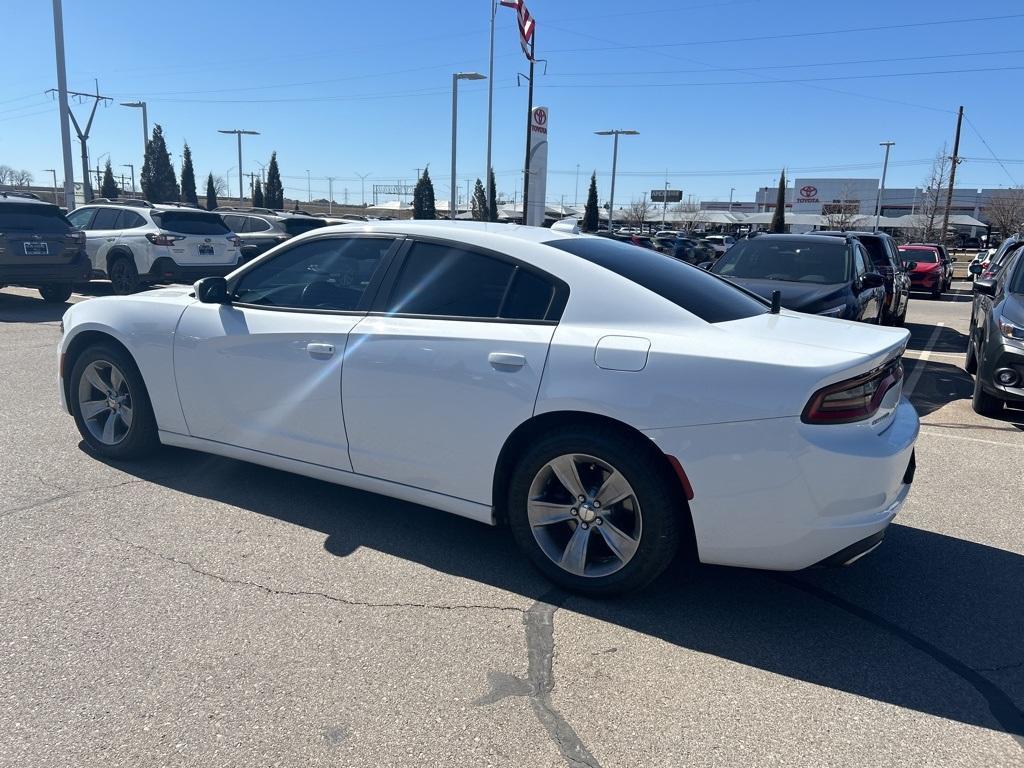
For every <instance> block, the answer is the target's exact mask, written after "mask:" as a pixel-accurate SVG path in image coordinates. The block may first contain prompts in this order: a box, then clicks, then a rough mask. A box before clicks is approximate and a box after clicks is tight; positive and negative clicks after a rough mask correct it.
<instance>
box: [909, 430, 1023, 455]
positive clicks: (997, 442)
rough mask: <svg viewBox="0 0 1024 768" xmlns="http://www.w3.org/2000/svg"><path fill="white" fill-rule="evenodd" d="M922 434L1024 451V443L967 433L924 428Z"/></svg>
mask: <svg viewBox="0 0 1024 768" xmlns="http://www.w3.org/2000/svg"><path fill="white" fill-rule="evenodd" d="M921 434H922V435H926V436H928V437H948V438H949V439H950V440H966V441H967V442H969V443H985V444H986V445H998V446H1001V447H1003V448H1016V449H1018V450H1021V451H1024V445H1022V444H1020V443H1009V442H1006V441H1005V440H984V439H982V438H980V437H967V436H966V435H950V434H947V433H946V432H933V431H931V430H930V429H922V430H921Z"/></svg>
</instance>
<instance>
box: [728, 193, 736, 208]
mask: <svg viewBox="0 0 1024 768" xmlns="http://www.w3.org/2000/svg"><path fill="white" fill-rule="evenodd" d="M734 192H736V187H730V188H729V213H732V196H733V193H734Z"/></svg>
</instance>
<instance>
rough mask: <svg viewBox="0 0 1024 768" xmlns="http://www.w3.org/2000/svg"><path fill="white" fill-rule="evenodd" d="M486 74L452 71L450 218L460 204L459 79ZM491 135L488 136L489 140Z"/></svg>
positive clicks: (453, 215)
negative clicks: (457, 159)
mask: <svg viewBox="0 0 1024 768" xmlns="http://www.w3.org/2000/svg"><path fill="white" fill-rule="evenodd" d="M486 78H487V76H486V75H481V74H480V73H479V72H453V73H452V188H451V199H450V200H449V201H448V205H449V208H448V218H449V219H452V220H454V219H455V214H456V207H457V205H458V194H459V193H458V189H459V188H458V181H457V180H456V178H455V153H456V151H457V149H458V133H459V119H458V115H459V80H485V79H486ZM489 140H490V137H489V136H488V141H489ZM487 149H488V163H489V162H490V144H488V148H487Z"/></svg>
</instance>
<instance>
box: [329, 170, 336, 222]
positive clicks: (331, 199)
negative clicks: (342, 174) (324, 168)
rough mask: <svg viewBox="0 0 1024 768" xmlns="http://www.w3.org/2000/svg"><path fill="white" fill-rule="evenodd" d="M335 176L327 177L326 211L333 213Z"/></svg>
mask: <svg viewBox="0 0 1024 768" xmlns="http://www.w3.org/2000/svg"><path fill="white" fill-rule="evenodd" d="M335 178H337V177H335V176H328V177H327V213H329V214H330V213H334V179H335Z"/></svg>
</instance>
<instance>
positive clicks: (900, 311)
mask: <svg viewBox="0 0 1024 768" xmlns="http://www.w3.org/2000/svg"><path fill="white" fill-rule="evenodd" d="M812 234H815V235H828V236H829V237H849V236H852V237H855V238H857V240H859V241H860V243H861V245H863V246H864V249H865V250H866V251H867V252H868V257H869V258H870V259H871V265H870V266H873V267H874V270H875V271H876V272H878V274H880V275H881V276H882V277H884V278H885V311H884V312H883V313H882V322H883V323H884V324H885V325H903V323H904V322H905V321H906V319H907V307H908V305H909V304H910V277H909V276H908V275H907V271H906V270H905V269H904V268H903V259H902V258H901V257H900V250H899V247H898V246H897V244H896V241H895V240H893V239H892V237H890V236H889V235H887V234H885V233H884V232H836V231H820V232H813V233H812Z"/></svg>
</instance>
